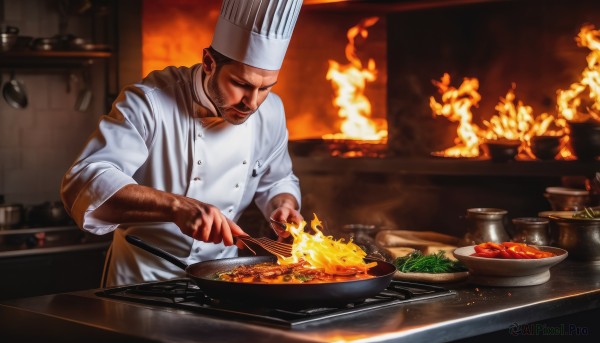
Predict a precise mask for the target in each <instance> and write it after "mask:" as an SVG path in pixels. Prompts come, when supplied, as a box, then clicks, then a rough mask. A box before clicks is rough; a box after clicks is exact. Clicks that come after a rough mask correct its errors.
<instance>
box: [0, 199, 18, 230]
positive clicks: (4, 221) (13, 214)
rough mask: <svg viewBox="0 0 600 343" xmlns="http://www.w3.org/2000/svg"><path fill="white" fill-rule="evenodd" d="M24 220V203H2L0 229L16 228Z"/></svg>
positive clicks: (0, 205)
mask: <svg viewBox="0 0 600 343" xmlns="http://www.w3.org/2000/svg"><path fill="white" fill-rule="evenodd" d="M22 222H23V205H21V204H0V230H3V229H16V228H19V227H20V226H21V224H22Z"/></svg>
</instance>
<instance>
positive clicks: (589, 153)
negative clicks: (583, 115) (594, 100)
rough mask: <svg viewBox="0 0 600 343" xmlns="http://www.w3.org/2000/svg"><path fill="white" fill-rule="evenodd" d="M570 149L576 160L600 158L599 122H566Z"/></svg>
mask: <svg viewBox="0 0 600 343" xmlns="http://www.w3.org/2000/svg"><path fill="white" fill-rule="evenodd" d="M567 126H568V128H569V137H570V142H571V147H572V148H573V152H574V153H575V156H577V159H579V160H584V161H589V160H594V159H596V157H598V156H600V122H598V121H595V120H588V121H582V122H574V121H569V122H567Z"/></svg>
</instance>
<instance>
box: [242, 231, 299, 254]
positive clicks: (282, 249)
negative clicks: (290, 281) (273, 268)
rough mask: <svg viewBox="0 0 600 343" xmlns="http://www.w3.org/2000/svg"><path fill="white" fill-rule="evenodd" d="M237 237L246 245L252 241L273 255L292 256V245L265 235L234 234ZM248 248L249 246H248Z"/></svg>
mask: <svg viewBox="0 0 600 343" xmlns="http://www.w3.org/2000/svg"><path fill="white" fill-rule="evenodd" d="M236 238H237V239H240V240H241V241H242V242H243V243H244V244H245V245H246V246H248V242H250V243H254V244H256V245H258V246H260V247H261V248H263V249H265V250H266V251H268V252H270V253H271V254H273V255H275V256H281V257H290V256H292V245H291V244H286V243H281V242H277V241H274V240H272V239H270V238H267V237H258V238H254V237H250V236H236ZM248 248H250V247H248Z"/></svg>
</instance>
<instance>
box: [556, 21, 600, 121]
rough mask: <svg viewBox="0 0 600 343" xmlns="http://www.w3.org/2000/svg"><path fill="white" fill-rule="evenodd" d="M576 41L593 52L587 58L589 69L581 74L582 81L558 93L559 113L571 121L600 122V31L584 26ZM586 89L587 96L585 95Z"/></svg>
mask: <svg viewBox="0 0 600 343" xmlns="http://www.w3.org/2000/svg"><path fill="white" fill-rule="evenodd" d="M575 40H576V41H577V45H578V46H580V47H587V48H589V49H590V50H591V52H590V53H589V55H588V56H587V58H586V60H587V67H586V68H585V69H584V70H583V72H582V73H581V80H579V81H578V82H574V83H573V84H571V86H570V87H569V89H567V90H558V91H557V105H558V111H559V113H560V115H561V116H563V117H564V118H565V119H566V120H569V121H571V120H572V121H585V120H587V119H590V118H591V119H594V120H599V121H600V115H599V113H600V30H596V29H595V27H594V25H584V26H583V27H582V28H581V30H580V32H579V34H578V35H577V38H576V39H575ZM586 89H587V90H588V93H587V94H586V93H584V91H585V90H586ZM586 95H587V98H586V97H585V96H586ZM582 101H583V102H582Z"/></svg>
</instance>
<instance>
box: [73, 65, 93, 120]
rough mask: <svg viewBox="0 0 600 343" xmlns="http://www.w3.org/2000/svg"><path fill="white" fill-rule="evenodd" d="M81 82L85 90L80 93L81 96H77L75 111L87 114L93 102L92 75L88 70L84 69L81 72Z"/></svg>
mask: <svg viewBox="0 0 600 343" xmlns="http://www.w3.org/2000/svg"><path fill="white" fill-rule="evenodd" d="M81 82H82V85H83V88H82V89H81V90H80V91H79V95H77V100H76V101H75V109H76V110H77V111H80V112H85V111H87V109H88V107H90V103H91V102H92V90H91V85H90V75H89V71H88V70H87V69H84V70H83V71H82V72H81Z"/></svg>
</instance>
